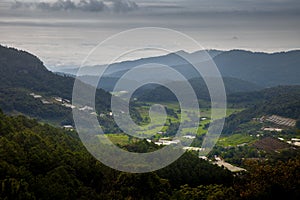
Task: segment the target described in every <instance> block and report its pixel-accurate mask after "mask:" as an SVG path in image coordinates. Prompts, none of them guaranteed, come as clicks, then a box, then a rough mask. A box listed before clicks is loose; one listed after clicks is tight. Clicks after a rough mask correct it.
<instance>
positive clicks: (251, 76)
mask: <svg viewBox="0 0 300 200" xmlns="http://www.w3.org/2000/svg"><path fill="white" fill-rule="evenodd" d="M208 54H209V55H210V56H211V57H212V58H213V61H214V62H215V64H216V66H217V67H218V69H219V71H220V73H221V75H222V76H223V77H232V78H236V79H241V80H244V81H248V82H252V83H254V84H256V85H260V86H262V87H273V86H278V85H299V84H300V79H299V75H300V50H293V51H288V52H278V53H262V52H251V51H245V50H230V51H218V50H210V51H208ZM178 55H184V56H186V57H188V58H189V59H191V60H193V62H195V63H197V62H201V61H202V60H203V58H205V57H207V56H205V55H207V54H206V53H205V52H204V51H198V52H194V53H186V52H183V51H182V52H179V53H178ZM178 55H176V53H171V54H168V55H164V56H158V57H150V58H142V59H138V60H133V61H125V62H121V63H114V64H112V65H110V67H109V69H108V70H107V71H106V72H105V76H106V77H114V78H117V77H121V76H122V75H123V74H124V73H126V72H127V71H128V70H129V69H131V68H133V67H135V66H138V65H142V64H149V63H159V64H163V65H168V66H171V67H172V68H174V69H176V70H178V71H179V72H180V73H182V74H183V75H184V76H185V77H186V78H187V79H191V78H195V70H194V69H193V67H191V65H190V64H189V63H188V62H187V61H186V60H184V59H182V58H180V57H179V56H178ZM104 67H105V66H94V67H92V66H90V67H84V68H83V69H82V70H83V74H86V75H94V74H95V73H96V72H97V71H99V70H103V69H104ZM60 72H64V73H70V74H73V75H74V74H76V72H77V69H63V68H62V69H61V70H60ZM164 77H165V76H164V75H163V74H162V75H161V78H164ZM140 78H141V79H142V77H140ZM175 81H176V80H175Z"/></svg>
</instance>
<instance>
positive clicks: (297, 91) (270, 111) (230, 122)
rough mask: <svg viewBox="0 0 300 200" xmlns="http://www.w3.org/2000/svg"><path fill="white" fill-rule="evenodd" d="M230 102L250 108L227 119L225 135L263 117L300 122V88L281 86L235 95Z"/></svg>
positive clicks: (229, 99) (230, 98)
mask: <svg viewBox="0 0 300 200" xmlns="http://www.w3.org/2000/svg"><path fill="white" fill-rule="evenodd" d="M228 101H229V102H230V103H232V104H242V105H248V108H247V109H245V110H243V111H242V112H240V113H236V114H233V115H231V116H229V117H228V118H227V119H226V123H225V127H224V129H223V132H224V133H232V132H233V131H234V130H236V129H237V128H238V126H239V125H240V124H243V123H246V122H249V121H250V120H252V118H255V117H262V116H263V115H279V116H283V117H287V118H292V119H296V120H298V121H299V120H300V86H279V87H275V88H269V89H265V90H262V91H258V92H250V93H239V94H234V95H231V96H229V98H228Z"/></svg>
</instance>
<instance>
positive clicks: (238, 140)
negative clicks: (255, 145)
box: [217, 134, 257, 147]
mask: <svg viewBox="0 0 300 200" xmlns="http://www.w3.org/2000/svg"><path fill="white" fill-rule="evenodd" d="M256 140H257V138H256V137H255V136H250V135H248V134H234V135H230V136H227V137H221V138H219V141H218V143H217V145H219V146H224V147H227V146H237V145H241V144H244V143H250V142H254V141H256Z"/></svg>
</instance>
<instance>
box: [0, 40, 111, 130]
mask: <svg viewBox="0 0 300 200" xmlns="http://www.w3.org/2000/svg"><path fill="white" fill-rule="evenodd" d="M0 74H1V76H0V82H1V84H0V97H1V99H0V108H1V109H2V110H3V111H5V112H7V113H11V114H16V113H22V114H25V115H27V116H30V117H34V118H38V119H40V120H44V121H50V122H52V123H54V124H58V125H59V124H65V123H67V124H70V123H72V117H71V109H70V108H66V107H64V106H60V105H57V104H51V105H49V104H46V105H45V104H42V102H41V101H40V100H39V99H34V98H33V97H32V96H30V94H31V93H36V94H39V95H42V96H43V97H45V98H46V99H47V100H48V99H51V98H54V97H59V98H64V99H68V100H71V99H72V92H73V84H74V80H75V79H74V78H71V77H62V76H59V75H56V74H54V73H52V72H50V71H48V70H47V69H46V67H45V66H44V65H43V63H42V61H40V60H39V59H38V58H37V57H36V56H34V55H32V54H30V53H28V52H25V51H21V50H17V49H14V48H7V47H3V46H1V45H0ZM82 87H83V88H90V87H91V86H89V85H85V84H82ZM96 95H97V96H96V108H97V110H101V111H108V110H109V105H110V98H111V95H110V94H109V93H108V92H105V91H104V90H101V89H99V90H97V93H96Z"/></svg>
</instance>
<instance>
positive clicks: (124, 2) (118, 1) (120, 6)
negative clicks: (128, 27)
mask: <svg viewBox="0 0 300 200" xmlns="http://www.w3.org/2000/svg"><path fill="white" fill-rule="evenodd" d="M12 8H13V9H24V8H25V9H37V10H46V11H75V10H77V11H84V12H103V11H112V12H129V11H134V10H137V9H138V5H137V4H136V3H135V2H133V1H130V0H105V1H103V0H102V1H101V0H80V1H79V2H75V1H72V0H57V1H55V2H21V1H15V2H14V3H13V4H12Z"/></svg>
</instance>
